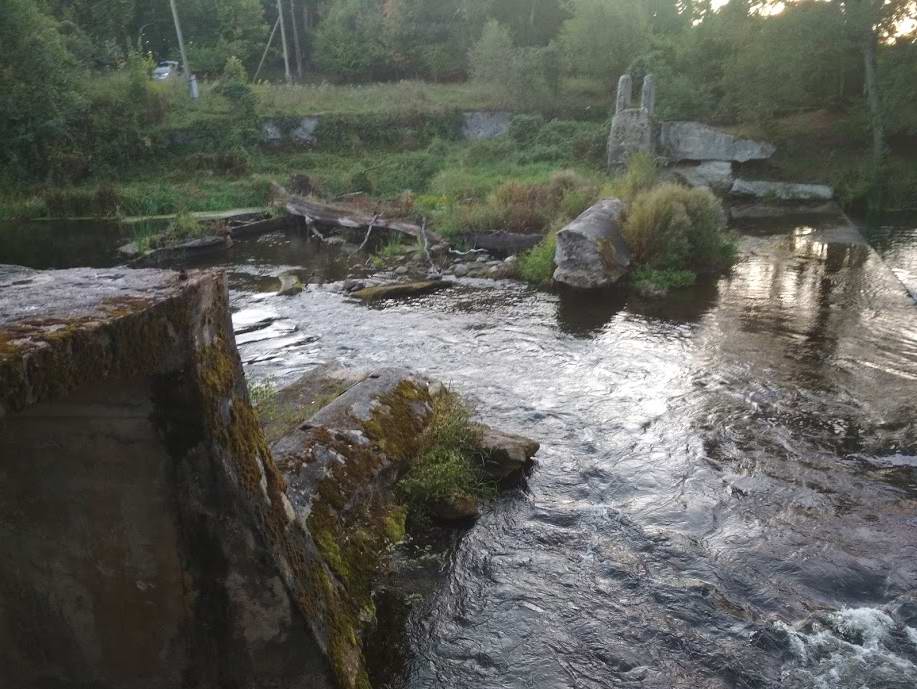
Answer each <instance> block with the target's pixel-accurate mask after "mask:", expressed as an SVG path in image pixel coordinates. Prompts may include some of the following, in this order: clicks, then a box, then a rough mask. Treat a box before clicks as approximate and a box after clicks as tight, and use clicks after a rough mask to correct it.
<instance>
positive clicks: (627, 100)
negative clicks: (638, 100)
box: [615, 74, 633, 113]
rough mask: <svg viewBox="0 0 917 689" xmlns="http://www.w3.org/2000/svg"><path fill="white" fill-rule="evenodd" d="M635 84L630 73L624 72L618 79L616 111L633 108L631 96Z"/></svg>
mask: <svg viewBox="0 0 917 689" xmlns="http://www.w3.org/2000/svg"><path fill="white" fill-rule="evenodd" d="M632 90H633V85H632V84H631V80H630V74H622V75H621V78H620V79H618V94H617V99H616V100H615V113H619V112H621V111H622V110H629V109H630V108H631V98H632V94H631V92H632Z"/></svg>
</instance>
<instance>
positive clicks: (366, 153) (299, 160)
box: [0, 82, 917, 233]
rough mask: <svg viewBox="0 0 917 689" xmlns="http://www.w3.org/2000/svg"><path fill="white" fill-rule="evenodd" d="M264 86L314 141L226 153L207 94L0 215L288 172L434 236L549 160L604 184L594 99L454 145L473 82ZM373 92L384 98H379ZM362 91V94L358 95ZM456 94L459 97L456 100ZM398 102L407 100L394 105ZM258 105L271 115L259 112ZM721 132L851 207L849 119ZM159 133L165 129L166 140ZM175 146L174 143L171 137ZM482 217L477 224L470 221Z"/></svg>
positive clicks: (857, 160)
mask: <svg viewBox="0 0 917 689" xmlns="http://www.w3.org/2000/svg"><path fill="white" fill-rule="evenodd" d="M427 86H429V87H430V88H431V89H432V91H431V93H435V94H437V95H436V96H435V97H433V96H431V97H430V101H429V102H430V103H433V104H440V103H448V104H449V108H450V109H447V110H445V111H443V110H439V109H437V108H438V105H433V106H431V107H430V108H428V109H424V107H423V103H424V102H427V101H426V100H425V99H424V98H421V99H420V100H419V101H417V99H414V100H402V99H399V98H395V97H394V96H392V95H391V94H397V93H399V89H408V90H411V89H417V90H418V91H419V92H420V93H425V91H424V89H425V88H426V87H427ZM257 88H258V87H255V89H256V90H257ZM264 88H265V89H266V95H264V94H263V95H262V96H260V97H259V102H262V100H264V101H266V102H270V103H279V104H276V105H264V106H259V107H264V110H263V117H264V118H267V119H264V120H263V121H264V122H268V123H270V122H284V121H286V120H290V118H293V119H296V118H303V117H308V116H309V115H310V113H316V112H318V111H319V110H320V107H325V106H327V107H328V108H332V107H336V108H338V109H337V110H327V111H323V113H324V117H325V120H326V121H325V124H324V125H323V126H324V127H325V129H324V130H323V131H319V132H318V133H319V134H321V138H320V139H319V140H318V142H317V143H311V144H310V143H302V142H300V143H297V144H293V143H285V144H283V145H271V144H266V143H261V144H258V143H251V144H249V145H246V146H239V145H238V144H236V145H232V146H230V147H229V148H228V149H227V148H226V145H225V144H218V143H217V142H218V141H223V138H221V136H217V135H216V134H214V136H213V137H211V136H210V135H209V134H207V132H209V131H211V130H213V131H214V132H219V131H222V130H224V129H225V128H226V127H229V126H233V125H232V114H231V111H230V110H229V109H228V108H224V106H223V105H220V104H219V100H218V99H219V96H218V95H217V94H214V96H213V97H214V100H213V101H203V104H201V105H195V106H194V107H195V108H198V107H199V108H200V110H194V111H187V112H186V111H184V110H181V109H180V108H179V109H177V110H176V113H178V112H181V113H184V114H181V115H178V114H176V115H175V117H176V118H177V119H175V120H174V121H170V122H169V123H168V124H167V125H166V126H164V127H163V129H162V132H160V134H158V135H157V137H159V138H161V137H163V136H164V137H165V138H166V139H170V140H174V143H173V144H171V145H168V146H166V147H165V148H164V149H163V152H162V154H160V155H157V156H154V157H153V158H151V159H145V160H142V161H138V162H137V163H136V165H134V166H131V167H128V168H126V169H124V170H121V171H119V172H118V174H116V175H115V174H112V173H111V172H105V171H102V170H99V171H97V172H96V173H95V174H93V175H90V176H87V177H84V178H83V179H81V181H79V182H78V183H63V184H38V185H31V186H9V185H8V186H7V188H6V190H5V191H4V192H2V193H0V220H2V219H6V220H11V219H17V220H18V219H28V218H51V217H56V218H61V217H69V218H72V217H84V216H96V217H98V216H118V215H122V216H123V215H126V216H156V215H165V214H175V213H179V212H182V211H189V212H205V211H221V210H226V209H229V208H237V207H249V206H264V205H266V203H267V197H268V194H269V191H270V182H271V181H277V182H281V183H286V182H287V181H288V180H289V178H290V177H291V176H293V175H295V176H298V177H306V178H308V181H309V184H310V186H311V187H312V191H313V192H314V193H316V194H317V195H319V196H322V197H324V198H326V199H328V200H334V199H340V198H347V199H350V200H354V199H355V200H359V201H361V202H363V203H365V204H367V205H370V206H371V205H373V204H377V205H378V204H390V203H392V202H396V201H398V200H399V199H400V197H404V198H405V199H407V200H408V201H409V205H410V208H408V209H407V210H409V211H413V210H415V209H416V210H417V212H418V213H422V214H425V215H427V216H429V218H430V219H431V221H433V222H437V223H439V224H440V227H439V229H440V230H441V231H444V232H447V233H448V232H449V231H451V230H452V229H459V228H458V227H457V226H458V225H459V224H461V223H464V224H466V225H467V223H468V221H469V220H472V221H473V220H474V218H473V217H472V218H468V217H466V216H467V214H462V213H459V212H457V211H460V210H461V207H462V206H463V205H465V204H466V202H467V201H472V202H473V201H476V200H477V201H480V200H482V199H484V198H485V197H486V196H487V195H488V194H490V193H492V192H494V191H495V190H496V189H497V187H499V186H500V185H502V184H505V183H521V184H528V183H543V182H546V181H547V180H548V178H549V177H550V175H551V173H552V172H554V171H556V170H557V169H560V168H568V169H572V170H575V171H576V172H577V173H578V174H580V175H583V176H585V177H588V178H591V179H592V180H593V182H594V183H596V184H601V183H602V181H603V180H604V179H605V178H606V176H605V171H604V170H605V160H604V156H605V144H606V139H607V132H608V122H607V120H606V117H607V110H608V106H607V104H603V105H601V106H599V105H598V104H596V105H589V104H587V105H582V102H578V101H574V103H576V105H575V108H580V109H581V110H582V112H584V113H586V112H588V113H591V114H590V116H589V118H587V119H551V114H549V113H547V114H539V113H537V112H536V113H534V114H524V115H518V116H517V115H514V114H513V113H512V112H511V111H510V112H506V113H505V121H503V123H502V125H501V127H503V130H502V131H503V132H504V133H503V135H497V136H496V138H493V139H487V140H467V139H464V138H463V136H462V132H461V124H460V122H461V117H459V118H458V119H457V120H456V118H455V117H453V116H452V115H450V114H449V113H453V114H455V115H456V116H457V115H458V114H460V110H458V109H456V110H452V109H451V107H452V106H451V104H452V100H450V99H452V98H454V99H455V100H456V101H457V102H459V103H460V108H461V109H463V110H466V111H468V110H470V109H472V108H476V107H483V105H482V103H481V102H479V101H478V100H477V99H475V98H472V97H470V96H468V92H467V91H468V89H471V88H472V87H471V86H468V85H417V84H414V83H413V82H411V83H408V84H400V85H398V84H396V85H385V86H381V85H371V86H366V87H359V86H348V87H332V86H326V85H322V86H315V87H295V88H288V89H287V88H286V87H270V88H268V87H264ZM386 89H388V90H386ZM313 90H314V91H315V92H317V93H321V92H324V91H327V92H328V94H329V95H327V98H325V99H324V100H323V99H322V98H318V99H317V100H316V101H315V102H313V103H310V101H309V98H308V97H307V95H306V94H309V93H312V91H313ZM587 90H588V89H587ZM377 92H379V93H377ZM382 92H385V93H389V96H388V97H382V96H381V95H380V94H381V93H382ZM361 94H362V95H361ZM367 94H375V95H374V96H373V98H369V97H367V98H365V99H364V98H363V96H366V95H367ZM447 94H448V95H447ZM466 96H468V100H462V99H463V98H465V97H466ZM583 102H585V101H583ZM357 103H364V104H366V105H365V109H363V110H360V109H357V108H356V104H357ZM405 103H412V105H411V106H410V107H408V106H404V104H405ZM399 104H400V105H399ZM402 106H404V107H402ZM211 109H212V111H211ZM269 112H270V113H273V114H272V115H270V117H269V116H268V115H267V113H269ZM444 113H445V114H444ZM271 117H273V118H274V119H270V118H271ZM197 118H201V121H200V122H198V121H197ZM284 118H285V119H284ZM297 122H298V120H297ZM205 123H206V124H205ZM198 125H200V126H198ZM265 126H268V125H265ZM270 126H275V125H273V124H271V125H270ZM297 126H299V125H297ZM728 129H729V130H730V131H733V132H734V133H739V134H742V135H743V136H751V137H757V138H763V139H766V140H771V141H773V142H774V143H775V144H776V145H777V153H776V155H775V156H774V158H773V159H772V160H770V161H767V162H765V163H759V164H748V165H747V166H746V170H745V172H746V173H748V174H751V175H753V176H756V177H762V178H772V179H781V180H785V181H798V182H822V183H827V184H829V185H831V186H832V187H833V188H834V189H835V191H836V194H837V198H838V199H839V201H840V202H841V203H842V205H844V206H845V207H846V208H848V209H862V208H864V207H865V205H866V199H867V197H868V196H870V194H871V193H872V192H873V186H872V184H871V182H870V180H869V178H868V176H867V175H866V171H865V167H864V161H865V160H867V159H868V142H867V141H866V139H865V137H864V135H863V134H862V132H860V131H859V129H858V124H857V122H856V121H854V119H853V118H852V116H844V115H841V114H837V113H827V112H824V111H815V112H808V113H802V114H798V115H794V116H790V117H785V118H781V119H778V120H774V121H772V122H770V123H767V124H765V125H760V124H756V125H735V126H732V127H729V128H728ZM169 131H172V132H173V134H167V132H169ZM177 132H185V134H181V135H179V134H178V133H177ZM262 134H264V132H262ZM496 134H498V132H492V133H491V134H487V136H491V135H496ZM310 136H311V135H310ZM188 137H190V138H188ZM179 140H181V141H185V143H177V142H178V141H179ZM915 170H917V146H912V145H911V144H909V143H908V142H907V141H902V142H900V145H896V146H895V147H894V148H893V149H892V151H891V152H890V155H889V158H888V170H887V174H886V180H885V183H884V184H885V190H884V195H883V197H882V198H883V202H884V205H885V207H886V208H888V209H907V208H915V207H917V192H915V191H914V190H915V189H917V180H915V175H917V172H915ZM493 220H494V219H493V218H479V221H480V222H485V221H493ZM463 229H475V228H474V227H465V228H463ZM487 229H497V228H496V227H489V228H487ZM503 229H509V228H503ZM541 229H543V228H541Z"/></svg>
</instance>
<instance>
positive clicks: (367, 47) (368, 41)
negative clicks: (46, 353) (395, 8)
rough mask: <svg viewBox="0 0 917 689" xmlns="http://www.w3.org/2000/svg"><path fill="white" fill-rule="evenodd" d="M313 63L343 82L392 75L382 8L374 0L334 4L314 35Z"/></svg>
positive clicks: (343, 1)
mask: <svg viewBox="0 0 917 689" xmlns="http://www.w3.org/2000/svg"><path fill="white" fill-rule="evenodd" d="M315 63H316V65H317V66H318V67H319V69H321V70H323V71H325V72H326V73H328V74H331V75H334V76H335V77H336V78H338V79H342V80H358V81H359V80H366V79H372V78H380V77H385V76H386V75H388V74H390V73H391V70H392V66H391V62H390V53H389V51H388V49H387V46H386V45H385V40H384V25H383V15H382V6H381V5H380V3H379V2H378V1H377V0H337V1H336V2H335V3H334V4H333V5H332V6H331V8H330V10H329V11H328V14H327V15H326V16H325V17H324V18H323V20H322V22H321V24H319V27H318V29H317V30H316V32H315Z"/></svg>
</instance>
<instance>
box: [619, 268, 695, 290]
mask: <svg viewBox="0 0 917 689" xmlns="http://www.w3.org/2000/svg"><path fill="white" fill-rule="evenodd" d="M630 281H631V284H632V285H633V286H634V287H635V288H636V289H637V291H638V292H642V293H643V294H646V295H655V294H659V293H665V292H668V291H669V290H670V289H678V288H681V287H690V286H691V285H693V284H694V283H695V282H696V281H697V273H695V272H694V271H691V270H656V269H655V268H648V267H646V266H640V267H638V268H637V269H636V270H635V271H634V272H633V273H631V276H630Z"/></svg>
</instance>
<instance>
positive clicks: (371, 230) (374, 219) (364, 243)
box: [359, 213, 382, 251]
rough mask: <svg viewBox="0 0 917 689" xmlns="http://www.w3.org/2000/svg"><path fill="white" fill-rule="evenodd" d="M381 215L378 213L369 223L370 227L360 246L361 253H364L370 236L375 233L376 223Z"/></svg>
mask: <svg viewBox="0 0 917 689" xmlns="http://www.w3.org/2000/svg"><path fill="white" fill-rule="evenodd" d="M381 215H382V214H381V213H376V214H375V215H374V216H373V219H372V220H370V221H369V227H368V228H367V229H366V236H365V237H363V243H362V244H360V248H359V251H363V248H364V247H365V246H366V243H367V242H368V241H369V237H370V235H371V234H372V233H373V228H374V227H375V226H376V222H377V221H378V220H379V218H380V217H381Z"/></svg>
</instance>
